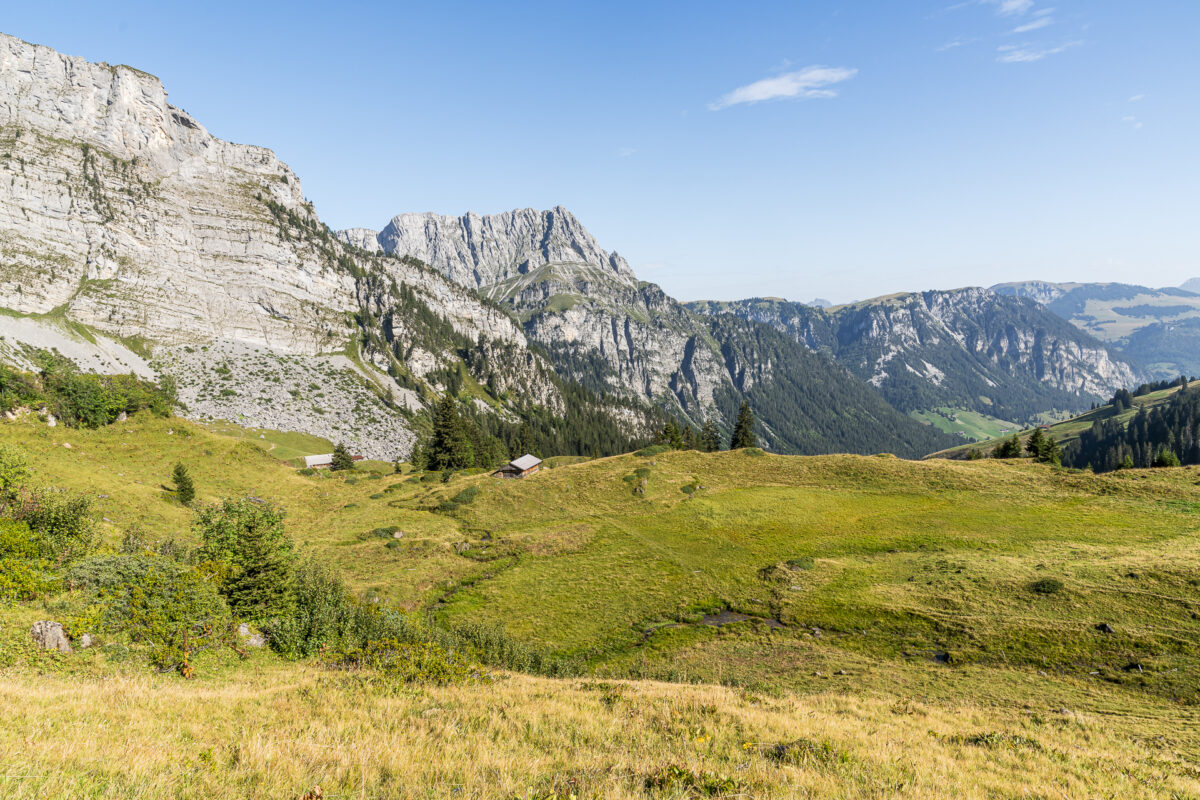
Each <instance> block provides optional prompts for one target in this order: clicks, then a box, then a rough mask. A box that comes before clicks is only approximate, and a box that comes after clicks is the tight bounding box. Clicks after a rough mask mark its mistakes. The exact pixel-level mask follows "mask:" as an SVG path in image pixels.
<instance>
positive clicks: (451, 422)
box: [426, 394, 475, 470]
mask: <svg viewBox="0 0 1200 800" xmlns="http://www.w3.org/2000/svg"><path fill="white" fill-rule="evenodd" d="M471 439H472V436H471V431H470V430H468V423H467V421H466V420H464V419H463V418H462V416H461V415H460V414H459V413H458V401H457V400H455V399H454V398H453V397H451V396H450V395H449V394H447V395H445V396H444V397H442V400H441V402H440V403H438V406H437V409H436V410H435V411H434V415H433V437H432V438H431V439H430V441H429V445H428V454H427V456H426V459H427V461H428V463H427V464H426V468H427V469H439V470H458V469H467V468H468V467H473V466H475V448H474V446H473V444H472V442H471Z"/></svg>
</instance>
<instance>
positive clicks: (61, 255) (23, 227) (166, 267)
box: [0, 36, 354, 353]
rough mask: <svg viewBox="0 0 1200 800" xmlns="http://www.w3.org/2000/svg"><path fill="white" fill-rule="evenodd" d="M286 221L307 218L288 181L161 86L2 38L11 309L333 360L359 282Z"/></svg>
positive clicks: (0, 219) (2, 221)
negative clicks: (289, 236)
mask: <svg viewBox="0 0 1200 800" xmlns="http://www.w3.org/2000/svg"><path fill="white" fill-rule="evenodd" d="M272 208H274V209H275V210H274V211H272ZM289 212H291V213H294V214H297V215H301V216H306V217H307V216H311V209H310V208H309V207H307V206H306V205H305V202H304V199H303V195H302V193H301V189H300V181H299V180H298V179H297V178H296V176H295V175H294V174H293V173H292V171H291V170H290V169H288V167H287V166H286V165H285V164H283V163H282V162H280V161H279V159H278V158H276V157H275V155H274V153H272V152H271V151H269V150H266V149H264V148H260V147H252V146H248V145H238V144H232V143H230V142H225V141H222V140H221V139H217V138H216V137H213V136H211V135H210V134H209V133H208V131H206V130H205V129H204V126H203V125H201V124H200V122H198V121H197V120H196V119H194V118H192V117H191V116H190V115H188V114H187V113H186V112H184V111H183V110H181V109H178V108H175V107H174V106H172V105H170V104H169V103H168V102H167V94H166V91H165V90H164V89H163V86H162V84H161V83H160V82H159V80H158V79H157V78H155V77H154V76H152V75H148V74H146V73H144V72H141V71H139V70H136V69H133V68H131V67H126V66H116V67H113V66H109V65H108V64H92V63H88V62H87V61H85V60H84V59H81V58H73V57H70V56H65V55H62V54H60V53H57V52H55V51H54V50H51V49H50V48H47V47H39V46H36V45H32V44H28V43H26V42H22V41H20V40H19V39H15V38H13V37H11V36H0V250H2V252H3V255H4V258H3V260H2V261H0V264H2V265H3V266H2V267H0V296H2V297H3V298H4V304H5V305H7V306H9V307H10V308H13V309H14V310H16V311H20V312H26V313H45V312H47V311H49V310H50V309H52V308H56V307H59V306H64V305H66V306H67V308H68V311H69V314H70V316H71V318H72V319H74V320H75V321H77V322H82V323H84V324H87V325H93V326H95V327H97V328H100V329H102V330H105V331H108V332H111V333H115V334H118V335H136V336H141V337H144V338H148V339H151V340H154V341H164V342H170V343H178V342H182V341H196V340H198V339H202V338H205V337H216V336H224V337H227V338H236V339H239V340H243V341H246V342H251V343H255V344H262V345H267V346H276V347H283V348H286V349H288V350H290V351H293V352H307V353H315V352H318V351H320V350H323V349H329V347H330V346H331V345H334V344H336V343H337V342H339V341H341V340H343V339H344V338H345V336H344V334H343V333H342V332H341V330H340V328H341V314H343V313H345V312H350V311H352V310H354V296H353V293H352V284H351V282H350V280H349V278H348V277H347V276H345V275H341V274H338V273H337V272H335V271H334V270H333V269H331V267H330V265H329V264H328V263H325V261H324V260H323V259H322V258H321V257H320V254H319V253H317V252H316V251H315V250H314V248H311V247H306V246H304V245H303V244H302V243H297V242H294V241H289V240H286V239H284V238H283V237H281V236H280V235H279V227H280V223H279V218H280V216H281V215H286V214H287V213H289Z"/></svg>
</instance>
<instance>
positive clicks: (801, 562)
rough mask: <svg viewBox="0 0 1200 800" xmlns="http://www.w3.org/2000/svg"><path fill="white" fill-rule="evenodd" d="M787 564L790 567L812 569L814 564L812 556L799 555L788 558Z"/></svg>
mask: <svg viewBox="0 0 1200 800" xmlns="http://www.w3.org/2000/svg"><path fill="white" fill-rule="evenodd" d="M787 565H788V566H789V567H791V568H792V569H812V568H813V566H815V565H814V563H813V560H812V556H800V557H799V558H792V559H788V562H787Z"/></svg>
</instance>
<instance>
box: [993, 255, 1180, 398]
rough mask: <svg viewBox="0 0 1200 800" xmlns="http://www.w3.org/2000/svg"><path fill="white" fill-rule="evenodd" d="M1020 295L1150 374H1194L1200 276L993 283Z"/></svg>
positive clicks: (1005, 291)
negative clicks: (1161, 281) (1160, 282)
mask: <svg viewBox="0 0 1200 800" xmlns="http://www.w3.org/2000/svg"><path fill="white" fill-rule="evenodd" d="M992 290H993V291H995V292H997V293H999V294H1004V295H1011V296H1015V297H1026V298H1030V299H1033V300H1036V301H1037V302H1039V303H1043V304H1044V305H1045V306H1046V307H1047V308H1048V309H1049V310H1050V311H1052V312H1054V313H1055V314H1057V315H1058V316H1060V317H1062V318H1063V319H1065V320H1068V321H1070V322H1071V323H1072V324H1074V325H1076V326H1077V327H1078V328H1080V329H1081V330H1084V331H1087V332H1088V333H1090V334H1092V335H1093V336H1096V337H1097V338H1099V339H1101V340H1103V341H1105V342H1107V343H1109V344H1111V345H1112V346H1113V347H1114V348H1115V349H1116V350H1117V351H1119V352H1120V353H1121V355H1122V356H1124V357H1125V358H1127V359H1129V360H1130V361H1132V362H1134V363H1136V364H1138V365H1140V366H1141V367H1142V368H1143V369H1144V371H1145V372H1146V373H1147V374H1148V375H1149V376H1151V377H1153V378H1176V377H1178V376H1179V375H1181V374H1187V375H1196V374H1200V278H1193V279H1192V280H1190V281H1187V282H1186V283H1184V284H1183V285H1182V286H1180V287H1178V288H1175V287H1166V288H1163V289H1151V288H1148V287H1146V286H1137V285H1133V284H1125V283H1047V282H1045V281H1024V282H1019V283H1005V284H1000V285H997V286H993V287H992Z"/></svg>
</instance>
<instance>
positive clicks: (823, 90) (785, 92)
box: [708, 66, 858, 111]
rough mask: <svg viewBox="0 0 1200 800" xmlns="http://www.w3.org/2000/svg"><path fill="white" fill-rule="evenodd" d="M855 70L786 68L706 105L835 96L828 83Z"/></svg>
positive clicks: (715, 106)
mask: <svg viewBox="0 0 1200 800" xmlns="http://www.w3.org/2000/svg"><path fill="white" fill-rule="evenodd" d="M857 74H858V70H857V69H850V68H847V67H821V66H812V67H805V68H804V69H802V70H797V71H796V72H787V73H784V74H783V75H777V76H776V77H774V78H763V79H762V80H761V81H755V82H754V83H750V84H747V85H745V86H740V87H738V88H737V89H734V90H733V91H732V92H729V93H728V94H725V95H723V96H722V97H721V98H720V99H719V100H717V101H716V102H713V103H709V104H708V109H709V110H710V111H720V110H721V109H723V108H729V107H730V106H736V105H739V104H741V103H761V102H763V101H764V100H783V99H796V100H807V99H815V98H829V97H837V92H836V91H834V90H833V89H830V88H828V87H830V86H833V85H834V84H838V83H841V82H842V81H847V80H850V79H851V78H853V77H854V76H855V75H857Z"/></svg>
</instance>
